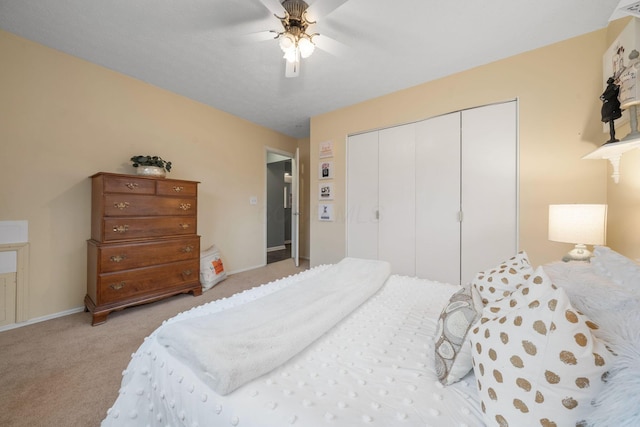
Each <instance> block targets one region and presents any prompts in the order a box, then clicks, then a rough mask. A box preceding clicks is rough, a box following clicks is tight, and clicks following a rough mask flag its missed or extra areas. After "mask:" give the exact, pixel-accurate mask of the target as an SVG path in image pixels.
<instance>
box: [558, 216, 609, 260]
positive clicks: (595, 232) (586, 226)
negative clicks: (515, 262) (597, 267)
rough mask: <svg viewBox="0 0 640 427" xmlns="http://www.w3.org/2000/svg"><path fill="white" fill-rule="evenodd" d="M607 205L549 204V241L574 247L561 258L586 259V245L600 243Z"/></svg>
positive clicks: (602, 241)
mask: <svg viewBox="0 0 640 427" xmlns="http://www.w3.org/2000/svg"><path fill="white" fill-rule="evenodd" d="M606 238H607V205H580V204H571V205H549V240H552V241H554V242H563V243H574V244H575V245H576V246H575V247H574V248H573V249H572V250H571V251H569V253H568V254H566V255H565V256H564V257H562V260H563V261H565V262H568V261H589V258H591V252H590V251H589V250H587V246H586V245H604V244H605V242H606Z"/></svg>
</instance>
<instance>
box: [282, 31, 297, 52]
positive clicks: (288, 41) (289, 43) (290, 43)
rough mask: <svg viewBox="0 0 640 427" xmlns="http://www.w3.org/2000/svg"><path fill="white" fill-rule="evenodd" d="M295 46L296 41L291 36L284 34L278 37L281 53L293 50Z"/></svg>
mask: <svg viewBox="0 0 640 427" xmlns="http://www.w3.org/2000/svg"><path fill="white" fill-rule="evenodd" d="M295 46H296V41H295V39H294V37H293V36H292V35H291V34H284V35H283V36H281V37H280V49H282V51H283V52H285V53H286V52H288V51H289V50H292V49H294V48H295Z"/></svg>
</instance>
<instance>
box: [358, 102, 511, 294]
mask: <svg viewBox="0 0 640 427" xmlns="http://www.w3.org/2000/svg"><path fill="white" fill-rule="evenodd" d="M517 146H518V137H517V103H516V101H510V102H505V103H500V104H493V105H488V106H483V107H478V108H473V109H468V110H464V111H458V112H454V113H449V114H445V115H442V116H438V117H434V118H430V119H427V120H423V121H420V122H416V123H410V124H405V125H400V126H395V127H392V128H387V129H382V130H376V131H371V132H366V133H362V134H358V135H352V136H350V137H349V138H348V142H347V256H351V257H360V258H371V259H381V260H385V261H389V262H390V263H391V266H392V271H393V273H395V274H404V275H409V276H418V277H424V278H428V279H432V280H438V281H442V282H449V283H463V284H464V283H466V282H468V281H470V280H471V279H472V278H473V276H474V275H475V273H476V272H478V271H480V270H482V269H484V268H487V267H490V266H493V265H495V264H496V263H497V262H499V261H501V260H503V259H505V258H508V257H510V256H512V255H513V254H514V253H515V252H516V250H517V247H518V242H517V239H518V230H517V229H518V224H517V218H518V215H517V208H518V206H517V205H518V168H517V166H518V161H517V157H518V150H517V148H518V147H517Z"/></svg>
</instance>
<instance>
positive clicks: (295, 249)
mask: <svg viewBox="0 0 640 427" xmlns="http://www.w3.org/2000/svg"><path fill="white" fill-rule="evenodd" d="M299 165H300V149H299V148H296V155H295V157H294V158H293V159H292V160H291V175H292V179H291V193H292V196H291V198H292V199H293V200H292V206H291V257H292V258H293V260H294V262H295V264H296V267H297V266H299V265H300V239H299V238H298V235H299V233H300V184H299V182H300V167H299Z"/></svg>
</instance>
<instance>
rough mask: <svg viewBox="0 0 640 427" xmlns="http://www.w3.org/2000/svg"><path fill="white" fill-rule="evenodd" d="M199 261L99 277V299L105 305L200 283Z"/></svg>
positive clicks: (175, 263)
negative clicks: (196, 282) (195, 282)
mask: <svg viewBox="0 0 640 427" xmlns="http://www.w3.org/2000/svg"><path fill="white" fill-rule="evenodd" d="M199 268H200V260H199V259H198V260H191V261H182V262H174V263H171V264H164V265H159V266H155V267H146V268H139V269H136V270H129V271H126V272H120V273H107V274H100V275H99V276H98V283H97V285H98V295H99V296H98V298H99V300H100V302H101V303H102V304H109V303H112V302H118V301H122V300H128V299H134V298H135V297H137V296H139V297H144V296H147V297H148V296H149V295H150V294H153V292H155V291H158V292H166V291H167V290H170V289H171V288H172V287H175V288H177V287H180V286H182V285H186V284H188V283H193V282H194V281H198V280H199V277H198V274H199Z"/></svg>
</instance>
